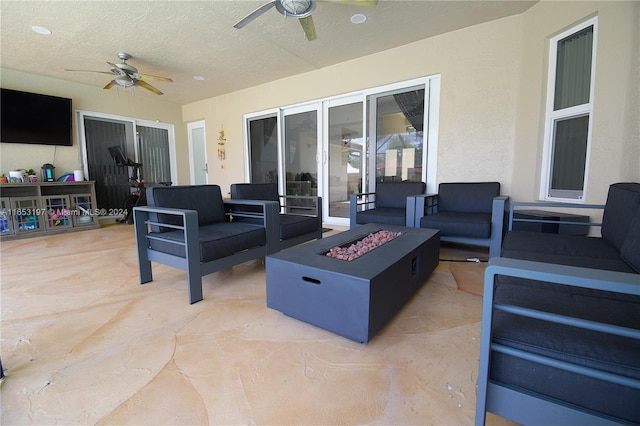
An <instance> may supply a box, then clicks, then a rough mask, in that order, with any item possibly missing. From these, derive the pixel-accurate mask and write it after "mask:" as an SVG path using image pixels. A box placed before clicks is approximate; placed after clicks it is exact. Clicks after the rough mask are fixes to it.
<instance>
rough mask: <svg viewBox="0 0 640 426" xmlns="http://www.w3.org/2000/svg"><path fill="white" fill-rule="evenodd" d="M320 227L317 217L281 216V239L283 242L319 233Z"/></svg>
mask: <svg viewBox="0 0 640 426" xmlns="http://www.w3.org/2000/svg"><path fill="white" fill-rule="evenodd" d="M319 227H320V222H319V220H318V218H317V217H313V216H304V215H297V214H281V215H280V239H282V240H288V239H289V238H293V237H298V236H300V235H304V234H308V233H311V232H317V231H318V230H319V229H318V228H319Z"/></svg>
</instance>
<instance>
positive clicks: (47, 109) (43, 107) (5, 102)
mask: <svg viewBox="0 0 640 426" xmlns="http://www.w3.org/2000/svg"><path fill="white" fill-rule="evenodd" d="M0 120H1V121H0V129H1V132H0V142H11V143H30V144H42V145H65V146H71V145H73V134H72V130H71V123H72V109H71V99H67V98H59V97H57V96H49V95H41V94H37V93H28V92H21V91H18V90H11V89H2V90H1V91H0Z"/></svg>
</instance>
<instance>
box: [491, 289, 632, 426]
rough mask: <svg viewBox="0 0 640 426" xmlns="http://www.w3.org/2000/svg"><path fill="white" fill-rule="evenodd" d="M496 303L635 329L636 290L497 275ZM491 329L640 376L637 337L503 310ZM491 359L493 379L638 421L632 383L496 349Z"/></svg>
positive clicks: (533, 347)
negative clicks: (629, 292) (624, 292)
mask: <svg viewBox="0 0 640 426" xmlns="http://www.w3.org/2000/svg"><path fill="white" fill-rule="evenodd" d="M495 302H496V303H508V304H515V305H517V306H522V307H526V308H531V309H538V310H543V311H546V312H551V313H557V314H569V315H574V316H576V317H578V318H582V319H587V320H592V321H598V322H605V323H608V324H612V325H617V326H623V327H629V328H635V329H638V328H640V296H629V295H618V294H616V293H612V292H607V291H598V290H591V289H583V288H578V287H570V286H562V285H552V284H549V283H542V282H538V281H532V280H526V279H516V278H512V277H498V280H497V284H496V290H495ZM492 328H493V336H494V339H493V341H494V343H498V344H501V345H504V346H508V347H510V348H515V349H521V350H525V351H527V352H532V353H534V354H538V355H543V356H546V357H550V358H553V359H555V360H558V361H566V362H571V363H574V364H578V365H581V366H585V367H590V368H596V369H598V370H601V371H604V372H609V373H613V374H618V375H622V376H625V377H632V378H635V379H640V357H639V356H638V353H640V340H637V339H631V338H627V337H620V336H612V335H606V334H603V333H601V332H597V331H591V330H584V329H580V328H577V327H574V326H569V325H561V324H554V323H550V322H546V321H542V320H537V319H531V318H525V317H521V316H517V315H514V314H511V313H505V312H495V314H494V319H493V327H492ZM491 363H492V366H491V370H492V373H491V374H492V376H491V380H493V381H497V382H501V383H504V384H507V385H508V386H510V387H515V388H519V389H521V390H525V391H526V392H534V393H539V394H541V395H547V396H548V397H551V398H555V399H557V400H560V401H565V402H568V403H569V404H574V405H577V406H580V407H583V408H586V409H592V410H595V411H598V412H603V413H606V414H609V415H611V416H615V417H617V418H620V419H623V420H625V421H627V422H633V423H637V422H639V421H640V404H638V403H637V401H640V390H638V389H632V388H630V387H625V386H621V385H615V384H610V383H607V382H605V381H602V380H598V379H595V378H591V377H588V376H584V375H578V374H575V373H572V372H567V371H563V370H561V369H559V368H557V367H554V366H545V365H542V364H539V363H535V362H533V361H528V360H523V359H520V358H516V357H514V356H512V355H506V354H502V353H494V354H493V355H492V359H491ZM514 372H515V373H514Z"/></svg>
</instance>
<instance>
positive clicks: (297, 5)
mask: <svg viewBox="0 0 640 426" xmlns="http://www.w3.org/2000/svg"><path fill="white" fill-rule="evenodd" d="M319 1H321V0H319ZM325 1H331V2H333V3H338V4H350V5H355V6H375V5H376V4H378V0H325ZM274 6H275V8H276V10H277V11H278V12H280V14H282V15H283V16H284V17H291V18H298V21H299V22H300V25H301V26H302V29H303V30H304V34H305V36H306V37H307V40H309V41H311V40H315V39H316V28H315V25H314V23H313V19H312V16H311V14H312V13H313V12H314V11H315V10H316V0H271V1H269V2H268V3H265V4H263V5H262V6H260V7H259V8H257V9H256V10H254V11H253V12H251V13H250V14H248V15H247V16H245V17H244V18H242V19H241V20H240V21H238V22H237V23H236V24H235V25H234V26H233V27H234V28H238V29H240V28H243V27H244V26H245V25H247V24H248V23H250V22H252V21H253V20H255V19H256V18H258V17H259V16H261V15H262V14H264V13H266V12H267V11H268V10H269V9H271V8H272V7H274ZM356 16H357V18H356ZM354 18H355V20H354ZM366 20H367V17H366V16H364V15H362V14H357V15H354V16H353V17H352V18H351V22H353V23H354V24H355V23H358V24H361V23H363V22H364V21H366ZM356 21H358V22H356Z"/></svg>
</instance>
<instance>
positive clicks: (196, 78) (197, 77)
mask: <svg viewBox="0 0 640 426" xmlns="http://www.w3.org/2000/svg"><path fill="white" fill-rule="evenodd" d="M193 79H194V80H197V81H203V80H204V77H203V76H201V75H194V76H193Z"/></svg>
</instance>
